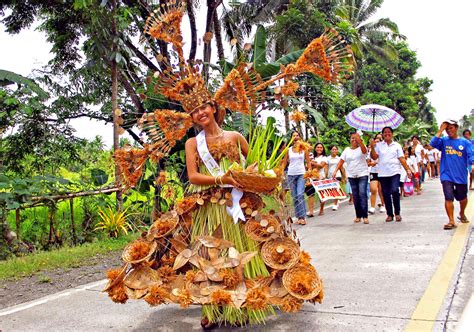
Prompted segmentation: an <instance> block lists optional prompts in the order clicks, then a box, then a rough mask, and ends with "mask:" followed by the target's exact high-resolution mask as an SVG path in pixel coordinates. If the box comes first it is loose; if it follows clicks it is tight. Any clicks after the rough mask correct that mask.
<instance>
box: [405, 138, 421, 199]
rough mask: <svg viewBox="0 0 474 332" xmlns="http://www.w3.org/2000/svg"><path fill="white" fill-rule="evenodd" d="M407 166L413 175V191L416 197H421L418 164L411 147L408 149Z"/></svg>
mask: <svg viewBox="0 0 474 332" xmlns="http://www.w3.org/2000/svg"><path fill="white" fill-rule="evenodd" d="M407 164H408V166H409V167H410V170H411V172H412V174H413V183H414V184H415V191H416V194H417V195H421V189H420V171H419V164H418V159H417V158H416V156H415V151H414V150H413V147H411V146H410V147H409V148H408V159H407Z"/></svg>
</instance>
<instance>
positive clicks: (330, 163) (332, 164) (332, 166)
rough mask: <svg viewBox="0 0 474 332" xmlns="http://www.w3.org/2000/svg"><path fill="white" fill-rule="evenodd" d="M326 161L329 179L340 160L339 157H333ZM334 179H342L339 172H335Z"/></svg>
mask: <svg viewBox="0 0 474 332" xmlns="http://www.w3.org/2000/svg"><path fill="white" fill-rule="evenodd" d="M327 159H328V161H327V163H328V175H329V176H330V177H331V176H332V173H334V170H335V169H336V166H337V164H338V163H339V160H341V157H339V156H335V157H331V156H329V157H328V158H327ZM336 177H337V178H340V177H342V174H341V171H340V170H339V171H337V174H336Z"/></svg>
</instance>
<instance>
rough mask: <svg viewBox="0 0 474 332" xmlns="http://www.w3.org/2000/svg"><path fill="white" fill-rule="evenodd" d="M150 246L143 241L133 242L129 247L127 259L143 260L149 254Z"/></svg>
mask: <svg viewBox="0 0 474 332" xmlns="http://www.w3.org/2000/svg"><path fill="white" fill-rule="evenodd" d="M150 248H151V246H150V245H149V244H148V243H147V242H144V241H140V240H138V241H135V242H134V243H132V245H131V246H130V249H129V250H130V251H129V257H130V260H131V261H137V260H140V259H142V258H145V257H146V256H147V255H148V254H149V253H150Z"/></svg>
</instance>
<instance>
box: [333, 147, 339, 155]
mask: <svg viewBox="0 0 474 332" xmlns="http://www.w3.org/2000/svg"><path fill="white" fill-rule="evenodd" d="M338 153H339V149H338V148H337V146H333V147H332V149H331V156H333V157H335V156H337V155H338Z"/></svg>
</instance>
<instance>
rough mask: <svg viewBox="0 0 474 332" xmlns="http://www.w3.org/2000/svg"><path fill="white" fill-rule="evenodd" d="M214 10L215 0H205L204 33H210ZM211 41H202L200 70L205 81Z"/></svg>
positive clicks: (207, 77) (209, 59) (207, 73)
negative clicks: (201, 64)
mask: <svg viewBox="0 0 474 332" xmlns="http://www.w3.org/2000/svg"><path fill="white" fill-rule="evenodd" d="M215 10H216V3H215V0H207V16H206V34H207V33H212V19H213V16H214V11H215ZM211 45H212V44H211V42H210V41H209V42H206V41H204V52H203V59H202V60H203V61H204V68H203V71H202V76H203V78H204V81H205V82H207V81H208V79H209V63H210V62H211V53H212V47H211Z"/></svg>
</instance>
